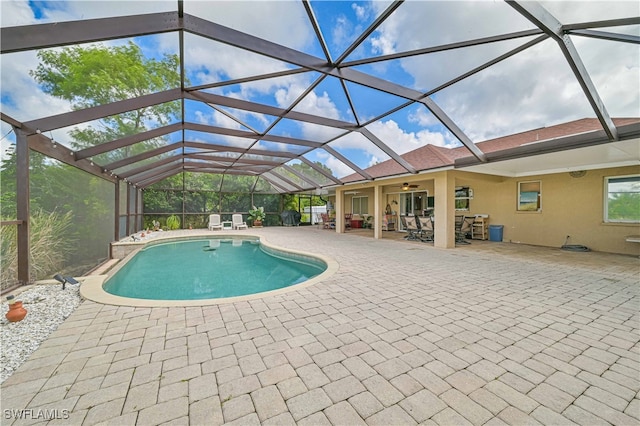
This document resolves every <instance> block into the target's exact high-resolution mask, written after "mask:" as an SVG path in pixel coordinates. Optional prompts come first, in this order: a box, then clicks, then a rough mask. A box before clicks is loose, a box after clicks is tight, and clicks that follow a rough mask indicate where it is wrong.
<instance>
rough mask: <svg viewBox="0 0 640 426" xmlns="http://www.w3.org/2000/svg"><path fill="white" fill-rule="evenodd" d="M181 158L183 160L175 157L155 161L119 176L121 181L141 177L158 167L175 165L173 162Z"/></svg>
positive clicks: (119, 173) (121, 173)
mask: <svg viewBox="0 0 640 426" xmlns="http://www.w3.org/2000/svg"><path fill="white" fill-rule="evenodd" d="M180 158H181V156H173V157H167V158H163V159H161V160H158V161H154V162H153V163H149V164H144V165H142V166H140V167H136V168H135V169H130V170H126V171H122V172H118V173H117V175H118V177H119V178H121V179H125V178H126V179H128V178H130V177H133V176H136V175H139V174H141V173H145V172H148V171H149V170H153V169H155V168H156V167H159V166H164V165H165V164H169V163H173V162H175V161H177V160H179V159H180Z"/></svg>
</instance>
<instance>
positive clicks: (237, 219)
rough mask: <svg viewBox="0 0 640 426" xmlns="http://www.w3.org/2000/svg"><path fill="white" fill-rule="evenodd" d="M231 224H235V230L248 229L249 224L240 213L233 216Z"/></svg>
mask: <svg viewBox="0 0 640 426" xmlns="http://www.w3.org/2000/svg"><path fill="white" fill-rule="evenodd" d="M231 222H232V224H233V229H248V226H247V222H245V221H244V220H242V215H241V214H240V213H236V214H234V215H233V216H231Z"/></svg>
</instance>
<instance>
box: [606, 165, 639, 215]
mask: <svg viewBox="0 0 640 426" xmlns="http://www.w3.org/2000/svg"><path fill="white" fill-rule="evenodd" d="M605 191H606V194H605V208H604V221H605V222H633V223H638V222H640V175H636V176H616V177H608V178H605Z"/></svg>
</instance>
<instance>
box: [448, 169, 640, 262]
mask: <svg viewBox="0 0 640 426" xmlns="http://www.w3.org/2000/svg"><path fill="white" fill-rule="evenodd" d="M452 173H455V174H456V186H469V187H470V188H473V192H474V198H473V200H471V202H470V211H469V214H470V215H472V214H482V213H484V214H489V224H493V225H503V226H504V229H503V241H506V242H513V243H524V244H533V245H541V246H548V247H560V246H562V245H563V244H564V243H565V239H566V237H567V235H568V236H570V239H569V242H568V244H581V245H585V246H587V247H589V248H590V249H592V250H595V251H602V252H610V253H620V254H630V255H640V244H638V243H630V242H626V241H625V236H627V235H633V234H635V235H639V234H640V225H639V224H619V223H605V222H604V198H605V195H604V191H605V188H604V178H605V177H611V176H622V175H632V174H639V173H640V167H638V166H632V167H620V168H612V169H601V170H589V171H588V172H587V174H586V175H585V176H583V177H581V178H574V177H571V176H570V175H569V173H557V174H550V175H539V176H527V177H525V178H504V177H491V176H487V175H478V174H474V173H466V172H460V171H456V172H452ZM525 181H540V182H541V184H542V192H541V194H542V197H541V206H542V209H541V211H540V212H519V211H517V206H516V204H517V197H518V182H525ZM465 214H467V213H466V212H465Z"/></svg>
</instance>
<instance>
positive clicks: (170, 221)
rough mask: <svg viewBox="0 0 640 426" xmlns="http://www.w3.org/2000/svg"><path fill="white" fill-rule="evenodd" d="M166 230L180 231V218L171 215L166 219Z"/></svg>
mask: <svg viewBox="0 0 640 426" xmlns="http://www.w3.org/2000/svg"><path fill="white" fill-rule="evenodd" d="M167 229H169V230H173V229H180V218H179V217H178V216H177V215H175V214H172V215H171V216H169V217H168V218H167Z"/></svg>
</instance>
